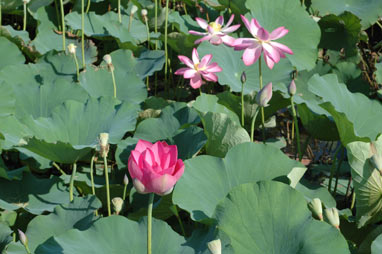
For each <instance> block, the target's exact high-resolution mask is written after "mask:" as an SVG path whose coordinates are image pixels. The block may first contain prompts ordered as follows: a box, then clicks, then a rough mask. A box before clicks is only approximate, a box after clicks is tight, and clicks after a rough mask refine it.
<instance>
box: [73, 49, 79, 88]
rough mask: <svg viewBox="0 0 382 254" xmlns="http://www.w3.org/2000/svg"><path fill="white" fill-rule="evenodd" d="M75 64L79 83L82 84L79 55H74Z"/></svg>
mask: <svg viewBox="0 0 382 254" xmlns="http://www.w3.org/2000/svg"><path fill="white" fill-rule="evenodd" d="M73 58H74V63H75V64H76V73H77V82H80V66H79V65H78V60H77V55H76V54H75V53H74V54H73Z"/></svg>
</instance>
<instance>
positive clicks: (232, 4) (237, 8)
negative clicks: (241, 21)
mask: <svg viewBox="0 0 382 254" xmlns="http://www.w3.org/2000/svg"><path fill="white" fill-rule="evenodd" d="M245 1H246V0H235V1H232V0H219V3H221V4H223V5H225V6H226V7H227V8H230V9H231V10H232V11H233V12H234V13H237V14H239V13H240V14H242V13H246V12H248V9H247V8H245Z"/></svg>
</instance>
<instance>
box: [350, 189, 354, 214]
mask: <svg viewBox="0 0 382 254" xmlns="http://www.w3.org/2000/svg"><path fill="white" fill-rule="evenodd" d="M354 204H355V191H354V190H353V195H352V198H351V205H350V210H353V208H354Z"/></svg>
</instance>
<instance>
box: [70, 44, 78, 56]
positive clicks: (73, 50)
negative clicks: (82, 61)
mask: <svg viewBox="0 0 382 254" xmlns="http://www.w3.org/2000/svg"><path fill="white" fill-rule="evenodd" d="M76 48H77V46H76V45H74V44H73V43H70V44H69V45H68V50H69V53H70V54H73V55H74V54H76Z"/></svg>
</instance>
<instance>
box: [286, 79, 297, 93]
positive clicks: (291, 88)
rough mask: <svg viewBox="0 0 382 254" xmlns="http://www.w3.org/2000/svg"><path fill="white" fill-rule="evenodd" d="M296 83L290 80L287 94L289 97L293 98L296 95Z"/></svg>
mask: <svg viewBox="0 0 382 254" xmlns="http://www.w3.org/2000/svg"><path fill="white" fill-rule="evenodd" d="M296 90H297V88H296V83H294V80H292V82H290V85H289V87H288V93H289V95H290V96H293V95H295V94H296Z"/></svg>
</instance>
